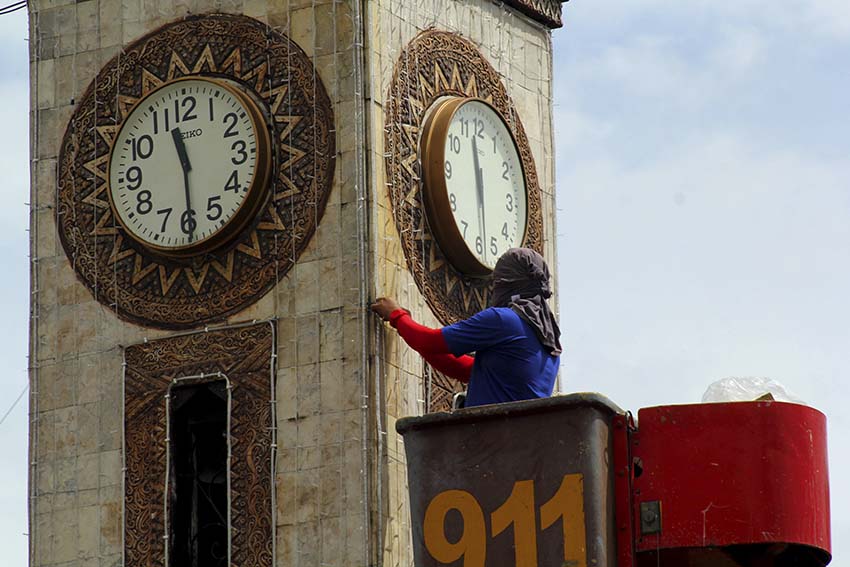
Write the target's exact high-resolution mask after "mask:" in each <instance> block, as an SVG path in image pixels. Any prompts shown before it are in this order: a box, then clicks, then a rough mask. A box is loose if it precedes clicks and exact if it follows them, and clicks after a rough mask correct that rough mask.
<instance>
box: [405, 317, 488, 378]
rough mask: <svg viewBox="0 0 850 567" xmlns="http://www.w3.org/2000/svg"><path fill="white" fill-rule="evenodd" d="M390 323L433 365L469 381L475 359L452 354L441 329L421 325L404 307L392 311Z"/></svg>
mask: <svg viewBox="0 0 850 567" xmlns="http://www.w3.org/2000/svg"><path fill="white" fill-rule="evenodd" d="M390 325H392V326H393V327H395V328H396V329H398V334H399V335H401V338H403V339H404V342H406V343H407V344H408V345H410V348H412V349H413V350H415V351H416V352H418V353H419V354H421V355H422V356H423V358H425V360H426V361H428V363H429V364H430V365H431V366H433V367H434V368H436V369H437V370H439V371H440V372H442V373H443V374H446V375H448V376H450V377H451V378H454V379H455V380H460V381H461V382H469V377H470V375H471V374H472V363H473V362H474V361H475V359H474V358H473V357H471V356H468V355H463V356H455V355H453V354H451V353H450V352H449V346H448V345H447V344H446V339H444V338H443V331H442V330H441V329H432V328H430V327H426V326H424V325H420V324H419V323H417V322H416V321H414V320H413V318H412V317H411V316H410V313H408V312H407V311H405V310H404V309H396V310H395V311H393V312H392V313H390Z"/></svg>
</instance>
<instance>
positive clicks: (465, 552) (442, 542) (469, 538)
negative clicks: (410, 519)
mask: <svg viewBox="0 0 850 567" xmlns="http://www.w3.org/2000/svg"><path fill="white" fill-rule="evenodd" d="M583 480H584V479H583V477H582V475H581V474H568V475H565V476H564V479H563V480H562V481H561V486H560V487H559V488H558V490H557V492H555V494H554V495H553V496H552V498H550V499H549V500H548V501H547V502H545V503H544V504H543V505H542V506H540V529H541V530H545V529H547V528H549V527H551V526H553V525H554V524H555V523H556V522H557V521H558V519H559V518H560V519H561V520H562V526H563V534H564V565H568V566H569V567H587V549H586V543H585V542H586V537H585V526H584V490H583ZM450 510H457V511H458V512H459V513H460V515H461V518H462V519H463V532H462V533H461V536H460V538H458V540H457V541H455V542H450V541H449V539H448V536H447V535H446V531H445V520H446V514H448V513H449V511H450ZM510 526H513V536H514V554H515V565H516V567H538V564H537V531H538V530H537V517H536V507H535V504H534V481H533V480H519V481H517V482H515V483H514V487H513V490H512V491H511V494H510V496H508V499H507V500H505V501H504V503H502V505H501V506H499V507H498V508H496V509H495V510H494V511H493V512H492V513H491V514H490V529H491V536H492V537H496V536H498V535H499V534H501V533H502V532H503V531H505V530H506V529H507V528H508V527H510ZM423 532H424V536H425V548H426V549H427V550H428V553H430V554H431V556H432V557H433V558H434V559H436V560H437V561H439V562H440V563H443V564H449V563H454V562H455V561H457V560H458V559H460V558H463V567H484V564H485V559H486V555H487V528H486V526H485V524H484V512H483V511H482V509H481V505H480V504H479V503H478V500H477V499H476V498H475V497H474V496H473V495H472V494H470V493H469V492H466V491H465V490H446V491H444V492H441V493H439V494H437V495H436V496H435V497H434V498H433V499H432V500H431V502H430V503H429V504H428V508H427V509H426V510H425V523H424V526H423Z"/></svg>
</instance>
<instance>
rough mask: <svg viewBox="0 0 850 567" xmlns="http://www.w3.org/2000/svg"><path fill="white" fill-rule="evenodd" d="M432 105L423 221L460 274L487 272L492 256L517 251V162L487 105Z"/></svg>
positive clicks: (523, 203) (521, 218)
mask: <svg viewBox="0 0 850 567" xmlns="http://www.w3.org/2000/svg"><path fill="white" fill-rule="evenodd" d="M437 104H438V106H437V107H436V108H435V109H434V110H433V111H432V112H433V118H432V119H431V121H430V122H429V125H428V126H426V130H428V131H427V132H426V135H425V144H426V147H425V148H423V150H424V152H425V154H426V155H425V161H426V191H427V192H428V193H429V196H428V199H427V201H428V203H429V204H430V206H429V207H428V213H429V222H430V223H431V226H432V230H434V231H435V233H436V234H437V237H438V239H439V241H440V246H441V249H443V252H444V253H446V255H447V256H448V257H449V259H450V260H452V261H453V263H455V264H460V266H458V267H459V268H460V269H461V270H462V271H466V272H468V273H471V274H479V275H481V274H485V273H489V271H491V270H492V269H493V267H495V265H496V261H497V260H498V259H499V256H501V255H502V254H503V253H504V252H505V251H506V250H507V249H508V248H512V247H517V246H521V245H522V242H523V239H524V237H525V228H526V214H527V193H526V183H525V175H524V172H523V168H522V161H521V159H520V155H519V152H518V150H517V147H516V143H515V142H514V138H513V135H512V134H511V131H510V129H509V128H508V126H507V125H506V124H505V121H504V120H503V119H502V117H501V115H500V114H499V113H498V112H497V111H496V110H495V109H494V108H493V107H492V106H490V105H489V104H487V103H486V102H484V101H482V100H478V99H449V100H447V101H441V102H438V103H437ZM434 146H436V147H434ZM449 212H450V213H449ZM449 214H450V218H448V216H449ZM447 224H448V225H451V230H449V229H447V227H446V225H447Z"/></svg>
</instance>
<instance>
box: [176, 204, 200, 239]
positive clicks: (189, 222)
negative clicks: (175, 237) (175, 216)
mask: <svg viewBox="0 0 850 567" xmlns="http://www.w3.org/2000/svg"><path fill="white" fill-rule="evenodd" d="M197 227H198V221H196V220H195V210H194V209H187V210H185V211H183V214H182V215H180V230H182V231H183V234H192V233H193V232H195V229H196V228H197Z"/></svg>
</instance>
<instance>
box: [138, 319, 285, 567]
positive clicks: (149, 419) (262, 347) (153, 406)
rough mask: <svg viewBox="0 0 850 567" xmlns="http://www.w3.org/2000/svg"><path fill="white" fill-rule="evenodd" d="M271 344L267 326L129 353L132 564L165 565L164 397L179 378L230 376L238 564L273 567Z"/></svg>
mask: <svg viewBox="0 0 850 567" xmlns="http://www.w3.org/2000/svg"><path fill="white" fill-rule="evenodd" d="M273 340H274V334H273V331H272V328H271V326H270V325H269V324H268V323H265V324H258V325H253V326H249V327H240V328H233V329H224V330H218V331H210V332H202V333H196V334H191V335H184V336H179V337H174V338H168V339H162V340H156V341H151V342H147V343H144V344H139V345H134V346H131V347H128V348H127V349H126V351H125V357H126V377H125V386H124V389H125V394H124V411H125V418H124V421H125V437H124V447H125V459H126V472H125V476H124V479H125V488H124V496H125V507H126V508H125V518H126V520H125V526H124V550H125V558H126V565H145V566H148V567H154V566H162V567H165V548H166V540H165V538H164V536H165V535H166V534H165V526H166V518H165V512H164V500H165V498H166V485H165V482H166V480H165V479H166V463H167V459H166V456H167V451H168V440H167V439H166V430H167V419H168V416H167V415H166V407H167V406H166V398H165V396H166V394H167V393H168V391H169V385H170V384H171V383H172V380H175V379H178V378H181V377H191V376H195V377H197V376H200V375H202V374H203V375H207V376H209V375H216V374H217V373H220V374H224V375H225V376H227V378H228V379H229V381H230V384H231V387H232V389H231V401H232V407H231V413H230V437H231V450H232V454H233V457H232V461H231V463H232V464H231V470H230V474H231V491H230V507H231V517H232V520H231V530H230V534H231V536H230V537H231V545H232V550H233V551H232V554H233V555H232V564H233V565H243V566H246V567H248V566H251V567H271V566H272V538H273V537H274V516H273V514H272V509H271V502H272V498H271V491H272V490H273V483H272V478H271V459H272V457H273V455H272V442H273V439H272V436H271V431H272V429H271V428H272V425H273V424H272V413H271V396H272V388H271V386H272V383H271V380H272V377H271V367H270V360H271V356H272V352H273V349H274V344H273ZM198 380H200V381H203V380H204V379H203V378H198Z"/></svg>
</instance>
